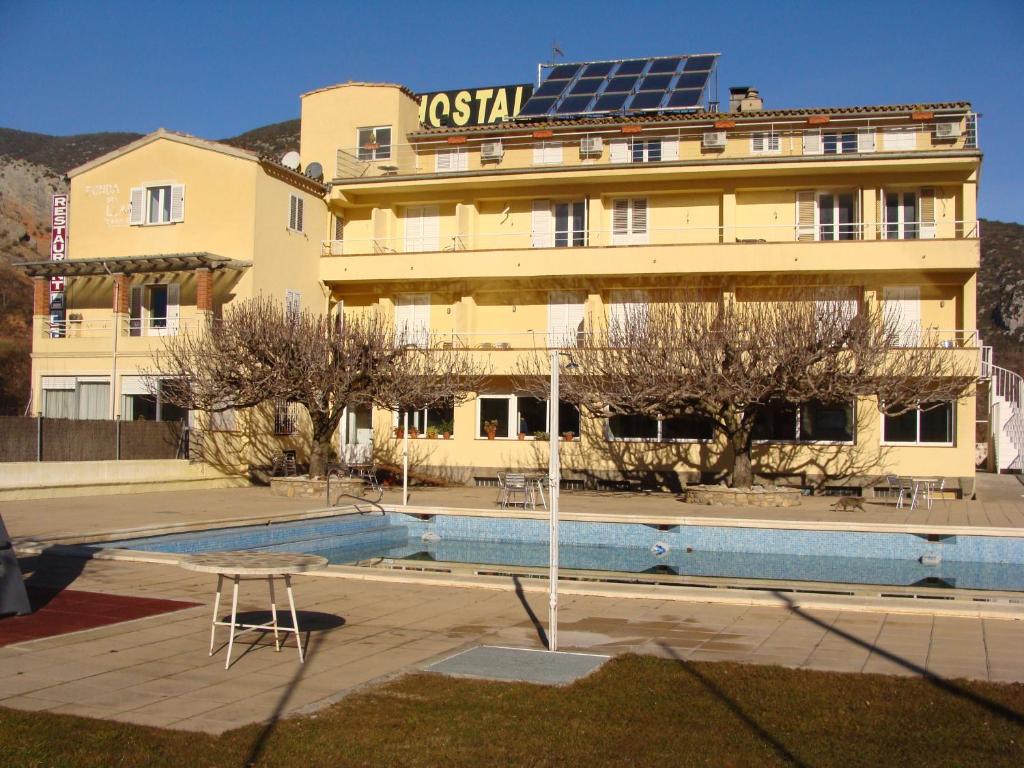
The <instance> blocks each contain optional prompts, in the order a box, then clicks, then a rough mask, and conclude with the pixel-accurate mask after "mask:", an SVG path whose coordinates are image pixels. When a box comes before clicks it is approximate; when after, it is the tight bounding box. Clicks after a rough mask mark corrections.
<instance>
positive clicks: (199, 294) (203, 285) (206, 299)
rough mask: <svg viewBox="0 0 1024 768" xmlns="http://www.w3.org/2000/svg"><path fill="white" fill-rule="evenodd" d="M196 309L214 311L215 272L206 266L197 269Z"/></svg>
mask: <svg viewBox="0 0 1024 768" xmlns="http://www.w3.org/2000/svg"><path fill="white" fill-rule="evenodd" d="M196 309H197V310H198V311H200V312H209V313H211V314H212V313H213V273H212V272H211V271H210V270H209V269H206V268H205V267H200V268H199V269H197V270H196Z"/></svg>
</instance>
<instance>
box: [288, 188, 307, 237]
mask: <svg viewBox="0 0 1024 768" xmlns="http://www.w3.org/2000/svg"><path fill="white" fill-rule="evenodd" d="M302 207H303V199H302V198H301V197H299V196H298V195H289V198H288V229H290V230H292V231H293V232H303V231H304V230H303V228H302Z"/></svg>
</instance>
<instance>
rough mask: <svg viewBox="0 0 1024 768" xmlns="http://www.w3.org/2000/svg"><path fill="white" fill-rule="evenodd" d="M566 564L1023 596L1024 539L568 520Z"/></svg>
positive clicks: (400, 545)
mask: <svg viewBox="0 0 1024 768" xmlns="http://www.w3.org/2000/svg"><path fill="white" fill-rule="evenodd" d="M547 537H548V524H547V521H545V520H537V519H525V518H515V517H506V518H497V517H476V516H471V515H451V514H437V515H411V514H405V513H401V512H387V513H386V514H383V515H378V514H374V515H351V514H350V515H338V516H336V517H326V518H320V519H315V520H303V521H295V522H285V523H276V524H272V525H250V526H242V527H236V528H221V529H214V530H205V531H196V532H190V533H179V534H169V535H164V536H152V537H146V538H137V539H128V540H122V541H116V542H109V543H106V544H104V545H103V546H104V547H113V548H121V549H132V550H142V551H151V552H173V553H191V552H207V551H214V550H224V549H258V550H263V551H290V552H304V553H309V554H318V555H323V556H324V557H326V558H327V559H328V561H329V562H330V563H332V564H347V565H366V566H375V565H376V566H380V565H395V566H399V567H416V566H417V564H419V565H420V566H423V565H426V564H429V563H449V564H452V563H454V564H474V565H478V566H495V567H497V566H513V567H544V566H546V565H547V562H548V544H547ZM559 561H560V563H561V567H562V568H563V569H565V570H567V571H570V572H571V571H587V572H590V571H598V572H608V573H614V574H634V575H641V574H649V575H666V576H693V577H713V578H735V579H759V580H763V579H771V580H782V581H807V582H832V583H840V584H864V585H869V584H870V585H885V586H901V587H903V586H907V587H909V586H922V587H946V588H960V589H977V590H1006V591H1024V539H1022V538H1014V537H996V536H961V535H955V536H949V535H919V534H912V533H867V532H857V531H818V530H792V529H775V528H736V527H727V526H709V525H654V524H644V523H606V522H594V521H565V522H562V523H561V526H560V539H559ZM925 563H933V564H930V565H926V564H925Z"/></svg>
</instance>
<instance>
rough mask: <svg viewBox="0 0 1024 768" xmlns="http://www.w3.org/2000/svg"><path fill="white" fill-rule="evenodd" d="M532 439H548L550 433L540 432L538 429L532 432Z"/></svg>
mask: <svg viewBox="0 0 1024 768" xmlns="http://www.w3.org/2000/svg"><path fill="white" fill-rule="evenodd" d="M533 439H534V440H550V439H551V435H549V434H548V433H547V432H541V431H540V430H538V431H536V432H534V433H533Z"/></svg>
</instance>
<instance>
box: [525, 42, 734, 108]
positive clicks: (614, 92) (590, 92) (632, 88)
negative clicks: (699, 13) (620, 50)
mask: <svg viewBox="0 0 1024 768" xmlns="http://www.w3.org/2000/svg"><path fill="white" fill-rule="evenodd" d="M717 56H718V54H699V55H696V56H667V57H661V58H654V59H627V60H624V61H619V62H614V61H611V62H608V61H592V62H579V63H576V64H559V65H557V66H549V67H546V69H547V71H548V77H547V79H546V80H545V81H544V82H543V83H541V84H540V85H539V86H538V88H537V89H536V90H535V91H534V94H533V96H532V97H531V98H530V99H529V100H528V101H527V103H526V105H525V106H524V107H523V109H522V110H521V111H520V112H519V115H518V117H524V118H536V117H542V116H549V117H550V116H555V115H558V116H559V117H565V116H569V115H588V114H604V113H609V112H626V113H628V112H644V111H659V110H666V109H667V110H671V109H685V110H692V109H697V108H699V107H700V105H701V103H702V101H703V98H704V95H705V90H706V89H707V87H708V81H709V79H710V77H711V72H712V70H713V69H714V65H715V62H716V60H717Z"/></svg>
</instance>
